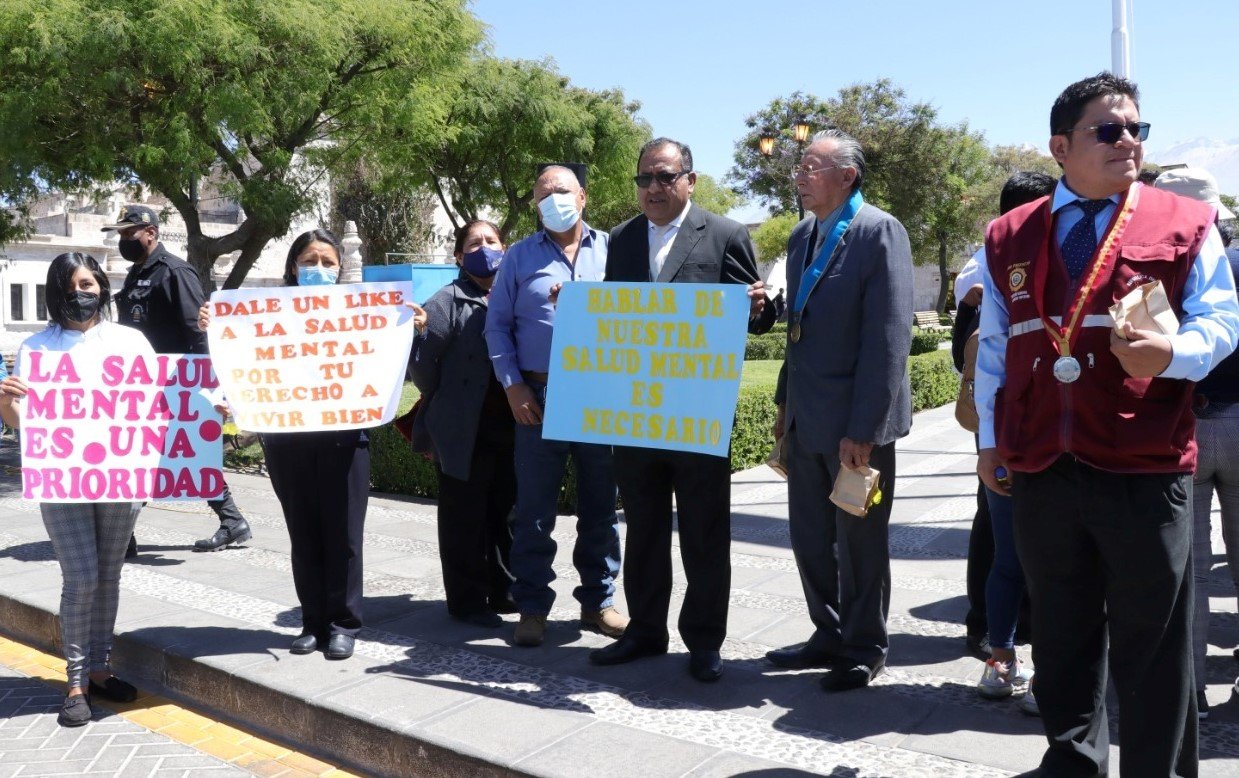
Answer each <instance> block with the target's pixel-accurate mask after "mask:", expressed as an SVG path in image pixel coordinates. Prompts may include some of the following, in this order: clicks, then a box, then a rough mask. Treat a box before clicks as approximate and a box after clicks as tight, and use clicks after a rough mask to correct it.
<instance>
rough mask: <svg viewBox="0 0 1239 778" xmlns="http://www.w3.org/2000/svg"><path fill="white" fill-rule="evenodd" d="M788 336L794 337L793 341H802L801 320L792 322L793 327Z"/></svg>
mask: <svg viewBox="0 0 1239 778" xmlns="http://www.w3.org/2000/svg"><path fill="white" fill-rule="evenodd" d="M788 336H789V337H790V338H791V339H792V343H799V342H800V322H793V323H792V328H791V330H789V331H788Z"/></svg>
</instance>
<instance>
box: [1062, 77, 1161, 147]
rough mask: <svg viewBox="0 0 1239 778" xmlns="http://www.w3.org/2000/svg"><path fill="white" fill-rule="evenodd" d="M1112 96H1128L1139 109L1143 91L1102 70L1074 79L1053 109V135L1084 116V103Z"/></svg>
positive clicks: (1133, 84) (1070, 126)
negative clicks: (1077, 79) (1087, 76)
mask: <svg viewBox="0 0 1239 778" xmlns="http://www.w3.org/2000/svg"><path fill="white" fill-rule="evenodd" d="M1109 95H1122V96H1123V97H1128V98H1130V99H1131V101H1132V102H1133V103H1135V104H1136V108H1137V109H1138V108H1140V90H1139V89H1137V88H1136V83H1135V82H1134V81H1128V80H1127V79H1125V78H1122V77H1120V76H1116V75H1114V74H1113V73H1110V72H1109V71H1105V70H1103V71H1102V72H1100V73H1098V74H1097V75H1095V76H1090V77H1089V78H1085V79H1082V80H1080V81H1077V82H1075V83H1074V84H1072V85H1071V86H1069V87H1067V88H1066V89H1064V90H1063V92H1062V94H1060V95H1059V96H1058V99H1057V100H1055V101H1054V107H1053V108H1051V109H1050V134H1051V135H1065V134H1066V133H1067V131H1068V130H1071V129H1073V128H1074V127H1075V126H1076V122H1078V121H1080V117H1081V116H1083V115H1084V106H1086V105H1088V104H1089V103H1091V102H1092V101H1094V100H1096V99H1097V98H1098V97H1107V96H1109Z"/></svg>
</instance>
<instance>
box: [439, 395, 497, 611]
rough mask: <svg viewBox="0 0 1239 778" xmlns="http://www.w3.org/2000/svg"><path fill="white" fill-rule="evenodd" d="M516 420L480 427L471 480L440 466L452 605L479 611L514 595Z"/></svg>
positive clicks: (443, 544) (443, 545) (442, 538)
mask: <svg viewBox="0 0 1239 778" xmlns="http://www.w3.org/2000/svg"><path fill="white" fill-rule="evenodd" d="M514 439H515V435H514V428H513V426H512V421H511V420H510V419H509V420H508V421H507V423H506V424H495V423H491V422H488V421H487V420H486V419H483V420H482V423H481V424H480V425H479V427H478V436H477V440H476V441H475V442H474V444H473V459H472V461H471V462H470V465H469V478H468V480H464V481H462V480H460V479H459V478H452V477H451V476H449V475H444V473H443V471H442V470H439V471H438V473H439V561H440V562H441V563H442V565H443V589H444V591H445V592H446V594H447V610H448V612H449V613H451V614H453V615H457V616H465V615H469V614H472V613H479V612H481V611H484V610H486V609H487V607H488V606H491V607H494V606H496V605H499V604H501V603H502V602H504V601H506V600H508V599H509V598H510V596H511V595H510V594H509V591H508V590H509V589H510V588H511V586H512V574H511V573H510V572H508V554H509V552H510V551H511V550H512V526H511V524H510V517H511V513H512V506H513V505H514V504H515V503H516V470H515V468H514V466H513V441H514Z"/></svg>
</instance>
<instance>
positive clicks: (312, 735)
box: [0, 593, 527, 778]
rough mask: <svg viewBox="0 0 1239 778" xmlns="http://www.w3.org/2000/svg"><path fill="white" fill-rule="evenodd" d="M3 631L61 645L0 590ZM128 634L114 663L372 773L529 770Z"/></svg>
mask: <svg viewBox="0 0 1239 778" xmlns="http://www.w3.org/2000/svg"><path fill="white" fill-rule="evenodd" d="M0 633H3V634H5V635H6V636H8V637H10V638H12V639H13V640H17V641H19V642H22V643H26V644H28V645H31V646H33V647H35V648H38V649H40V650H43V651H47V652H49V653H56V654H59V653H60V622H59V618H58V617H57V615H56V614H55V613H52V612H50V611H48V610H45V609H44V608H42V607H39V606H38V605H34V604H31V603H29V602H26V601H24V600H23V599H21V598H20V597H18V596H14V595H9V594H4V593H0ZM176 648H177V647H176V646H172V647H170V648H160V647H158V646H156V645H153V644H151V643H148V642H146V641H143V640H139V639H136V638H134V637H132V636H130V635H126V634H120V635H117V636H116V642H115V644H114V645H113V648H112V658H113V664H114V665H115V667H116V669H117V671H118V672H119V673H120V674H121V675H124V676H125V677H126V678H127V679H129V680H131V681H133V682H134V683H136V684H137V685H138V686H140V687H142V688H144V689H146V690H148V691H151V692H154V693H157V694H161V695H163V696H165V697H168V698H170V699H173V700H176V701H178V702H183V703H185V704H187V705H190V706H192V707H194V708H198V709H201V710H203V711H204V712H207V713H209V714H211V715H214V716H216V717H219V718H222V719H225V720H227V721H228V722H229V723H231V724H236V725H239V726H242V727H244V728H246V729H249V730H251V731H253V732H254V733H255V734H257V735H259V736H261V737H263V738H266V739H268V740H273V741H276V742H283V743H285V744H288V746H289V747H290V748H294V749H295V750H298V751H302V752H305V753H308V754H311V755H314V756H318V757H321V758H323V759H328V760H331V761H333V762H335V763H337V764H339V765H340V766H341V767H342V768H344V769H346V770H353V771H358V772H361V773H363V774H366V775H375V776H392V777H393V778H397V777H399V776H409V775H417V776H450V777H452V778H455V777H456V776H509V775H527V773H522V772H519V771H516V770H512V769H511V768H509V767H505V766H501V765H494V764H489V763H487V762H485V761H483V760H480V759H478V758H476V757H473V756H469V755H466V754H462V753H459V752H457V751H453V750H451V749H448V748H444V747H443V746H441V745H438V744H436V743H431V742H428V741H425V740H419V739H417V738H414V737H411V736H409V735H407V734H405V733H400V732H397V731H395V730H392V729H387V728H385V727H382V726H380V725H378V724H375V723H373V722H368V721H362V720H360V719H358V718H355V717H353V716H350V715H348V714H346V713H343V712H340V711H337V710H333V709H331V708H329V707H326V706H324V705H321V704H318V703H316V702H315V701H313V700H306V699H303V698H301V697H297V696H295V695H292V694H288V693H286V692H283V691H281V690H279V689H273V688H270V687H268V686H263V685H262V684H259V683H256V682H254V681H251V680H249V679H246V678H244V677H241V676H239V675H236V674H233V673H229V672H227V671H225V670H222V669H219V668H214V667H211V666H210V665H208V664H206V663H203V662H199V661H196V660H194V659H192V658H189V657H185V656H181V655H179V654H177V653H176Z"/></svg>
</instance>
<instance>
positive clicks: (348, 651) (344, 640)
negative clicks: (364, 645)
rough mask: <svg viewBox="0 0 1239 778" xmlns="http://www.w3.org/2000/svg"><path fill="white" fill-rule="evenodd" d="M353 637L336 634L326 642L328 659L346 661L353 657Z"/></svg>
mask: <svg viewBox="0 0 1239 778" xmlns="http://www.w3.org/2000/svg"><path fill="white" fill-rule="evenodd" d="M353 642H354V641H353V636H352V635H345V634H342V633H336V634H334V635H332V636H331V637H330V638H329V639H328V640H327V658H328V659H348V658H349V657H350V656H352V655H353Z"/></svg>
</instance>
